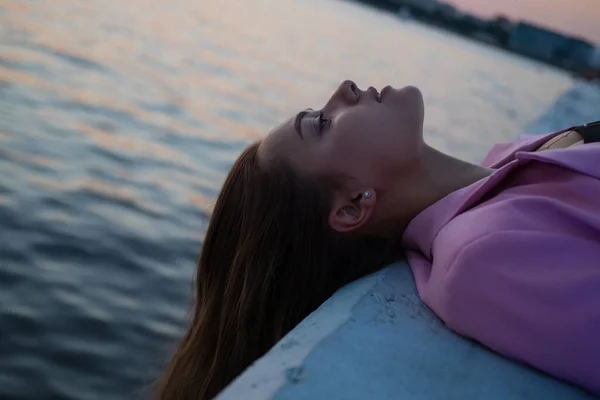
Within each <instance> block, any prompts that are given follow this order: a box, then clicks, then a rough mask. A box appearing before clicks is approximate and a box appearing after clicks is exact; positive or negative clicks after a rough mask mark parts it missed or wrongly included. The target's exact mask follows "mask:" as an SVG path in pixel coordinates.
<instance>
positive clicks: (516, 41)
mask: <svg viewBox="0 0 600 400" xmlns="http://www.w3.org/2000/svg"><path fill="white" fill-rule="evenodd" d="M566 41H567V38H566V37H565V36H563V35H561V34H559V33H556V32H552V31H549V30H546V29H544V28H540V27H537V26H534V25H531V24H528V23H524V22H519V23H517V24H516V25H515V26H514V28H513V30H512V31H511V33H510V38H509V43H508V47H509V48H510V49H511V50H513V51H515V52H517V53H521V54H524V55H528V56H530V57H534V58H537V59H540V60H545V61H551V60H552V59H553V57H554V53H555V52H556V50H557V49H558V48H560V47H561V46H563V45H564V44H565V43H566Z"/></svg>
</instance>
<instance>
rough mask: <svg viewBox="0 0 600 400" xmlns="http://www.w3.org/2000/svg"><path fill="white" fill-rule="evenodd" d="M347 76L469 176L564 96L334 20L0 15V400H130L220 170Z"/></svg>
mask: <svg viewBox="0 0 600 400" xmlns="http://www.w3.org/2000/svg"><path fill="white" fill-rule="evenodd" d="M315 10H317V11H318V12H315ZM347 77H350V78H353V79H355V80H356V81H357V82H358V84H359V85H360V86H368V85H371V84H372V85H376V86H378V87H382V86H384V85H386V84H388V83H391V84H394V85H397V86H401V85H404V84H408V83H410V84H417V85H419V86H420V87H421V88H422V89H423V92H424V93H425V98H426V107H427V117H426V126H425V129H426V137H427V139H428V140H429V141H430V142H431V143H432V144H433V145H435V146H436V147H439V148H440V149H442V150H444V151H447V152H450V153H452V154H454V155H457V156H460V157H464V158H466V159H469V160H474V161H475V160H480V159H482V158H483V156H484V154H485V151H486V150H487V149H488V148H489V146H490V145H491V144H492V143H494V142H498V141H504V140H511V139H513V138H514V137H515V136H516V135H517V133H518V132H519V131H521V130H523V129H524V128H525V127H526V126H528V124H530V123H531V122H532V121H534V120H535V119H536V118H537V117H538V116H539V115H541V114H542V113H543V112H544V110H546V109H548V107H549V106H550V105H551V104H552V103H553V101H554V99H556V98H557V96H559V95H560V94H561V93H563V92H564V91H565V90H567V89H568V88H570V87H571V86H572V85H573V81H572V79H571V78H570V77H568V76H567V75H565V74H564V73H562V72H560V71H557V70H552V69H549V68H547V67H544V66H541V65H537V64H534V63H531V62H529V61H526V60H522V59H519V58H515V57H513V56H510V55H508V54H505V53H502V52H498V51H497V50H494V49H492V48H488V47H482V46H480V45H478V44H474V43H471V42H468V41H465V40H463V39H459V38H454V37H452V36H449V35H447V34H445V33H443V32H439V31H434V30H431V29H429V28H427V27H424V26H420V25H417V24H415V23H412V22H403V21H400V20H397V19H395V18H394V17H392V16H390V15H387V14H382V13H380V12H378V11H375V10H372V9H369V8H365V7H363V6H360V5H356V4H352V3H347V2H338V1H331V0H330V1H325V0H319V1H318V0H306V1H300V0H257V1H254V2H237V1H233V0H230V1H218V2H217V1H216V0H213V1H192V0H182V1H178V2H156V1H152V0H131V1H127V2H122V1H121V2H119V1H116V0H88V1H85V2H80V1H75V0H55V1H52V2H38V1H25V0H23V1H15V0H13V1H9V2H1V3H0V304H1V305H2V307H1V309H0V329H1V333H0V335H1V336H0V398H2V399H78V400H86V399H132V398H138V397H143V396H144V393H145V386H146V385H147V384H149V383H151V382H152V380H153V379H154V378H155V377H156V375H157V373H158V371H159V370H160V368H161V366H162V365H163V363H164V362H165V360H166V359H167V358H168V355H169V352H170V351H171V349H172V348H173V345H174V343H175V342H176V340H177V339H178V337H179V336H180V335H181V333H182V331H183V329H184V326H185V323H186V318H187V315H188V312H189V310H190V307H191V305H192V299H191V293H192V278H193V274H194V267H195V265H194V263H195V260H196V257H197V255H198V252H199V249H200V247H201V244H202V237H203V233H204V230H205V228H206V224H207V218H208V215H209V213H210V206H211V203H212V202H213V201H214V198H215V196H216V195H217V193H218V190H219V187H220V185H221V183H222V181H223V178H224V176H225V174H226V172H227V170H228V168H229V166H230V165H231V163H232V162H233V160H234V158H235V156H236V155H237V154H238V153H239V152H240V150H241V149H242V148H243V147H244V146H246V145H247V144H248V143H250V142H251V141H253V140H256V139H258V138H260V137H261V136H262V135H264V133H265V132H267V131H268V129H269V128H270V127H272V126H273V125H274V124H276V123H278V122H279V121H280V120H282V119H283V118H286V117H287V116H289V115H291V114H292V113H294V112H295V111H297V110H298V109H300V108H305V107H307V106H313V107H314V106H318V105H319V104H322V103H323V102H324V101H325V99H326V98H327V97H326V96H327V95H328V94H329V93H330V91H331V90H332V89H334V88H335V87H336V86H337V85H338V83H339V82H340V81H341V80H342V79H344V78H347Z"/></svg>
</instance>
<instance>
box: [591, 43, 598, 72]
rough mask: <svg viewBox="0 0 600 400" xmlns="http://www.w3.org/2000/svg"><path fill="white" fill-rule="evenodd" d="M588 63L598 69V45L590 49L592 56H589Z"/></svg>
mask: <svg viewBox="0 0 600 400" xmlns="http://www.w3.org/2000/svg"><path fill="white" fill-rule="evenodd" d="M590 64H591V66H592V67H593V68H599V69H600V46H598V47H596V48H595V49H594V51H592V56H591V57H590Z"/></svg>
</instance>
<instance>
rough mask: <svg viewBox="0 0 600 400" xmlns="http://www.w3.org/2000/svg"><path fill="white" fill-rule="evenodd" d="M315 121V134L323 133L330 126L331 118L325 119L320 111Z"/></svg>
mask: <svg viewBox="0 0 600 400" xmlns="http://www.w3.org/2000/svg"><path fill="white" fill-rule="evenodd" d="M317 119H318V121H317V132H319V133H323V131H324V130H325V129H327V128H329V126H330V125H331V118H328V117H325V115H324V114H323V111H322V110H321V112H320V113H319V116H318V118H317Z"/></svg>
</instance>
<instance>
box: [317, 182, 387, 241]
mask: <svg viewBox="0 0 600 400" xmlns="http://www.w3.org/2000/svg"><path fill="white" fill-rule="evenodd" d="M366 192H369V194H370V196H368V195H367V196H365V193H366ZM376 202H377V195H376V193H375V191H374V190H373V189H370V188H369V189H363V190H360V191H353V192H345V193H341V192H340V193H337V194H336V195H335V198H334V201H333V204H332V207H331V212H330V213H329V226H331V228H332V229H333V230H336V231H338V232H352V231H356V230H357V229H359V228H360V227H362V226H363V225H364V224H365V223H366V222H367V221H368V220H369V218H370V217H371V215H372V213H373V210H374V209H375V203H376Z"/></svg>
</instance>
